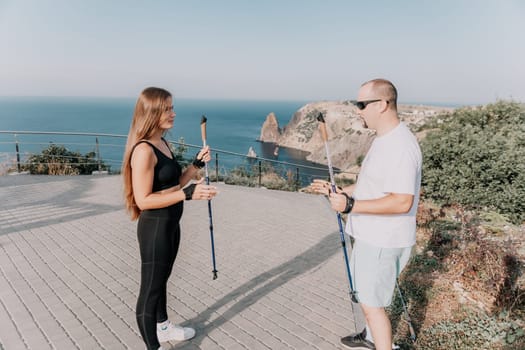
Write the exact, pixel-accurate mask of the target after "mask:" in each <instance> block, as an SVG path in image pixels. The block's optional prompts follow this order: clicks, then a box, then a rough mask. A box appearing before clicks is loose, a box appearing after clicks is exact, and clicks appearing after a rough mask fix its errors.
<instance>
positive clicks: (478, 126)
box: [421, 101, 525, 223]
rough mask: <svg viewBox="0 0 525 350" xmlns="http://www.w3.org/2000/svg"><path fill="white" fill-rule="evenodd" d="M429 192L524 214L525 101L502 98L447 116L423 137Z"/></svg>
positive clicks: (518, 216) (446, 200)
mask: <svg viewBox="0 0 525 350" xmlns="http://www.w3.org/2000/svg"><path fill="white" fill-rule="evenodd" d="M421 146H422V151H423V158H424V159H423V179H422V183H423V190H424V196H425V197H427V198H432V199H434V200H436V201H438V202H439V203H442V204H451V203H460V204H463V205H467V206H471V207H478V208H490V209H494V210H497V211H498V212H499V213H501V214H505V215H507V216H508V217H509V218H510V219H511V220H512V221H513V222H515V223H520V222H522V221H523V220H524V219H525V202H524V201H523V200H522V199H523V198H524V197H525V162H524V159H525V107H524V106H523V105H522V104H519V103H516V102H508V101H507V102H506V101H500V102H497V103H494V104H489V105H487V106H483V107H477V108H463V109H459V110H456V111H455V112H454V113H452V114H450V115H448V116H446V117H445V118H443V122H442V123H441V124H439V128H438V129H437V130H434V131H432V132H430V133H429V134H428V135H427V137H426V138H425V139H424V140H423V141H422V142H421Z"/></svg>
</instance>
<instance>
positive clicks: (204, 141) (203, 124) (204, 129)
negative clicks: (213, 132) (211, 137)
mask: <svg viewBox="0 0 525 350" xmlns="http://www.w3.org/2000/svg"><path fill="white" fill-rule="evenodd" d="M206 121H207V119H206V116H205V115H203V116H202V118H201V136H202V143H203V144H204V146H206Z"/></svg>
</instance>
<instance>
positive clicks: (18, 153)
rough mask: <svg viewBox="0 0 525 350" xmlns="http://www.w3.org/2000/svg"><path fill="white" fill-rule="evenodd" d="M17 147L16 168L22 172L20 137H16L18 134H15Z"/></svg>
mask: <svg viewBox="0 0 525 350" xmlns="http://www.w3.org/2000/svg"><path fill="white" fill-rule="evenodd" d="M15 149H16V169H17V170H18V172H19V173H20V172H21V169H20V149H19V148H18V139H17V138H16V134H15Z"/></svg>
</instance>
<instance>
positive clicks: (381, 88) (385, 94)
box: [361, 79, 397, 109]
mask: <svg viewBox="0 0 525 350" xmlns="http://www.w3.org/2000/svg"><path fill="white" fill-rule="evenodd" d="M368 84H372V90H373V91H375V92H376V93H377V97H379V98H382V99H385V100H387V101H388V102H389V104H390V105H391V106H392V107H393V108H394V109H397V89H396V87H395V86H394V84H392V82H391V81H389V80H386V79H372V80H369V81H367V82H366V83H363V85H361V86H365V85H368Z"/></svg>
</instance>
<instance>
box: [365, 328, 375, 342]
mask: <svg viewBox="0 0 525 350" xmlns="http://www.w3.org/2000/svg"><path fill="white" fill-rule="evenodd" d="M365 329H366V337H365V339H366V340H368V341H370V342H371V343H372V344H373V343H374V338H372V331H370V327H368V323H367V324H366V328H365Z"/></svg>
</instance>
